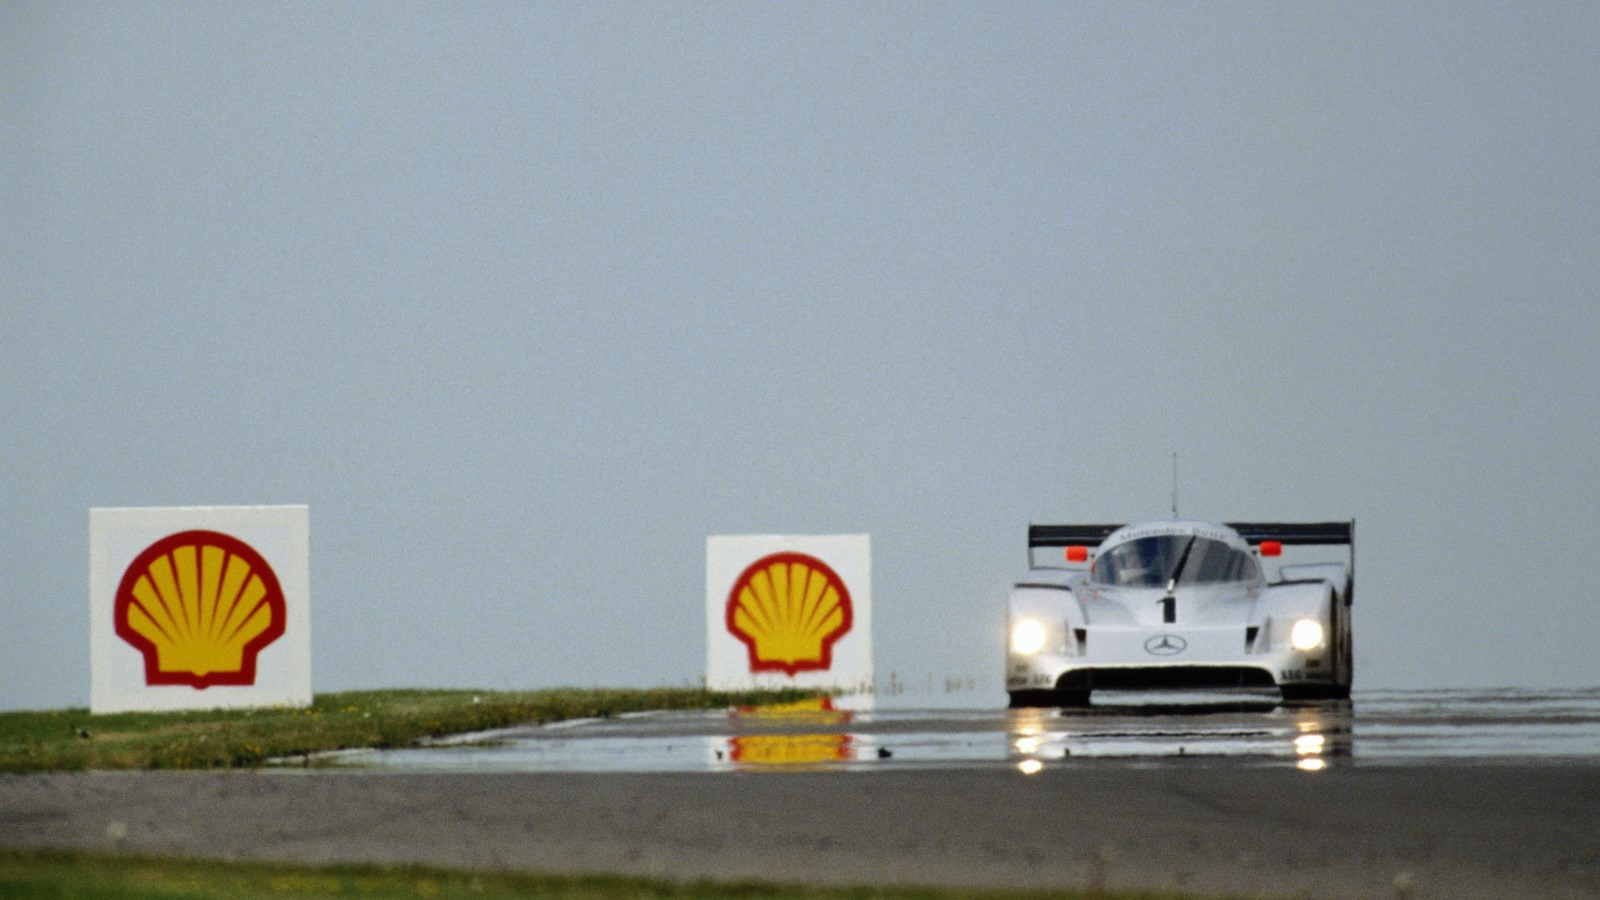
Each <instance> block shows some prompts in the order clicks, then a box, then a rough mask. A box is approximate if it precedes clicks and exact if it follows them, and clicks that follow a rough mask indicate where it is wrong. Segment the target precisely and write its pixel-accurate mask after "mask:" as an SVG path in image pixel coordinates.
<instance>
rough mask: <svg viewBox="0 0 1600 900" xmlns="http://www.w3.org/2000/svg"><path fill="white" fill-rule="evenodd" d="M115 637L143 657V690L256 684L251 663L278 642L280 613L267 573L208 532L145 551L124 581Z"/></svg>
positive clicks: (241, 547)
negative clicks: (166, 686) (163, 686)
mask: <svg viewBox="0 0 1600 900" xmlns="http://www.w3.org/2000/svg"><path fill="white" fill-rule="evenodd" d="M114 615H115V617H116V631H117V636H118V637H120V638H122V639H123V640H125V641H127V642H128V643H129V644H132V645H133V646H134V647H135V648H136V649H138V650H139V652H141V653H142V654H144V673H145V683H146V684H151V685H158V684H187V685H190V686H191V687H194V688H196V689H203V688H208V687H211V686H212V685H219V684H230V685H245V684H255V681H256V657H257V655H258V654H260V652H261V651H262V649H264V648H265V647H266V646H267V645H268V644H271V643H272V642H273V641H275V640H277V639H278V638H280V637H282V636H283V632H284V625H285V621H284V620H285V618H286V607H285V604H284V599H283V589H282V588H281V587H280V586H279V584H278V577H277V575H276V574H274V573H273V571H272V567H271V566H269V565H267V561H266V560H265V559H263V558H262V557H261V554H259V553H257V552H256V551H255V549H254V548H252V547H251V546H250V545H249V544H246V543H245V542H244V541H241V540H239V539H238V538H235V537H232V536H229V535H226V534H221V533H219V532H215V531H185V532H181V533H179V534H174V535H171V536H169V537H165V538H162V539H161V540H159V541H156V542H155V543H154V544H151V545H150V546H149V547H147V548H145V550H144V552H142V553H140V554H139V555H138V556H137V557H135V558H134V560H133V563H132V564H131V565H129V566H128V569H127V571H126V572H124V573H123V576H122V583H121V584H120V585H119V586H118V587H117V597H116V605H115V612H114Z"/></svg>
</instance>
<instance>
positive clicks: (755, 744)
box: [729, 734, 854, 766]
mask: <svg viewBox="0 0 1600 900" xmlns="http://www.w3.org/2000/svg"><path fill="white" fill-rule="evenodd" d="M729 743H731V744H732V745H733V746H732V750H731V752H730V754H729V755H730V757H731V758H732V760H733V761H734V762H736V763H742V764H744V765H747V766H809V765H816V764H818V763H830V762H844V761H847V760H849V759H851V758H852V751H853V750H854V747H852V746H851V742H850V735H848V734H750V735H745V736H743V737H736V738H734V739H733V740H732V741H730V742H729Z"/></svg>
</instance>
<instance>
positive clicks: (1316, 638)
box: [1289, 619, 1323, 650]
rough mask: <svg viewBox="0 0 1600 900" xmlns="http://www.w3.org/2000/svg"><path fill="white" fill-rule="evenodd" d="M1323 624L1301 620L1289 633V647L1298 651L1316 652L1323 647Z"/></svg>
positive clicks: (1314, 620) (1312, 620) (1311, 620)
mask: <svg viewBox="0 0 1600 900" xmlns="http://www.w3.org/2000/svg"><path fill="white" fill-rule="evenodd" d="M1322 638H1323V634H1322V623H1321V622H1318V621H1317V620H1316V619H1301V620H1300V621H1298V622H1296V623H1294V628H1292V629H1290V631H1289V646H1291V647H1293V648H1295V649H1296V650H1315V649H1317V648H1318V647H1321V646H1322Z"/></svg>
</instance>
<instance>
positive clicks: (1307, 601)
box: [1006, 520, 1355, 707]
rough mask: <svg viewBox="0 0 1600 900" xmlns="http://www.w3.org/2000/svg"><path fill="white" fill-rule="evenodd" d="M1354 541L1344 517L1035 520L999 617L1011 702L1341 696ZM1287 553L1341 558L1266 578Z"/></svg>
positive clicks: (1346, 669) (1346, 675)
mask: <svg viewBox="0 0 1600 900" xmlns="http://www.w3.org/2000/svg"><path fill="white" fill-rule="evenodd" d="M1354 534H1355V522H1353V521H1350V522H1313V523H1279V522H1235V523H1229V524H1226V525H1219V524H1212V523H1207V522H1191V521H1180V520H1172V521H1156V522H1145V523H1141V524H1137V525H1125V526H1124V525H1034V526H1032V527H1030V528H1029V529H1028V556H1029V559H1028V562H1029V569H1028V574H1027V576H1026V577H1025V578H1023V579H1022V580H1021V581H1019V582H1017V584H1016V585H1015V586H1014V587H1013V588H1012V589H1011V598H1010V604H1009V609H1008V621H1007V629H1006V633H1007V635H1008V639H1007V648H1006V692H1007V693H1009V694H1010V695H1011V705H1012V706H1013V707H1025V706H1082V705H1085V704H1087V703H1088V702H1089V693H1090V692H1091V691H1093V690H1096V689H1100V688H1106V689H1135V690H1139V689H1143V690H1164V689H1171V688H1189V687H1196V688H1213V689H1215V688H1259V689H1271V688H1277V689H1278V690H1280V691H1282V693H1283V698H1284V699H1285V700H1317V699H1344V698H1348V697H1349V696H1350V675H1351V671H1350V670H1351V647H1350V605H1351V601H1352V600H1353V599H1354V594H1353V591H1354V583H1355V582H1354V578H1355V543H1354ZM1285 545H1342V546H1343V547H1344V548H1345V549H1346V551H1347V553H1348V555H1347V556H1346V559H1345V560H1344V561H1341V562H1327V563H1308V564H1296V565H1290V564H1287V563H1283V561H1282V560H1281V559H1280V560H1279V561H1280V562H1281V563H1283V564H1281V565H1279V566H1278V571H1277V573H1276V577H1275V578H1274V579H1273V580H1271V581H1268V580H1267V578H1266V577H1265V575H1264V574H1263V572H1262V562H1261V560H1262V558H1263V557H1269V558H1278V557H1281V556H1282V554H1283V549H1284V547H1285ZM1041 548H1045V549H1046V550H1048V551H1049V553H1048V555H1049V556H1053V557H1054V559H1055V561H1048V562H1046V563H1041V561H1040V559H1039V558H1038V557H1039V556H1040V555H1042V554H1041V553H1040V550H1041ZM1341 555H1343V554H1341Z"/></svg>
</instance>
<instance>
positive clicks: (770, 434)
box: [0, 2, 1600, 709]
mask: <svg viewBox="0 0 1600 900" xmlns="http://www.w3.org/2000/svg"><path fill="white" fill-rule="evenodd" d="M1597 46H1600V6H1597V5H1595V4H1593V3H1587V2H1583V3H1536V4H1531V5H1526V6H1524V5H1521V4H1505V3H1493V4H1484V5H1477V4H1471V3H1463V2H1449V3H1379V4H1368V3H1328V4H1321V5H1317V4H1309V3H1293V4H1289V3H1206V4H1177V3H1159V4H1138V3H1129V2H1115V3H1038V4H1035V3H998V4H995V3H981V4H980V3H971V4H947V3H941V4H935V3H905V4H899V3H895V4H889V3H883V4H857V3H851V4H829V3H812V4H754V3H752V4H743V3H728V4H691V3H670V4H645V3H617V4H599V3H596V4H567V3H526V4H488V3H478V4H467V3H438V4H433V3H421V4H419V3H407V4H401V3H394V4H341V3H331V4H330V3H272V4H265V3H261V4H187V3H185V4H177V3H137V4H118V3H66V4H59V3H16V2H10V3H5V4H3V5H0V85H4V87H3V88H0V104H3V106H0V709H4V708H34V707H47V706H61V705H68V704H71V705H83V704H85V703H86V702H87V698H88V686H89V670H88V659H89V655H88V647H89V644H88V633H89V624H88V601H87V582H88V574H87V565H88V562H87V540H88V538H87V536H88V509H89V508H90V507H92V506H126V505H194V504H255V503H272V504H276V503H305V504H309V506H310V508H311V527H312V569H311V573H312V598H313V600H312V603H313V619H314V635H313V660H314V662H313V683H314V686H315V688H316V689H317V690H319V691H326V690H339V689H347V688H361V687H389V686H412V685H419V686H476V687H486V688H503V687H512V688H523V687H540V686H549V685H557V684H582V685H595V684H606V685H655V684H681V683H686V682H698V680H699V678H700V676H701V674H702V672H703V668H704V660H705V649H704V632H703V628H704V624H703V615H704V578H705V568H704V566H705V539H706V536H707V535H709V534H722V533H741V532H761V533H774V532H776V533H834V532H851V533H854V532H869V533H871V535H872V547H873V553H874V558H873V595H874V601H875V602H874V613H873V622H874V624H873V628H874V632H875V637H876V642H877V652H876V667H877V670H878V672H879V674H880V676H881V677H887V676H888V674H889V673H890V672H895V673H897V675H898V676H899V677H900V678H901V679H903V680H912V681H915V680H920V679H924V678H926V677H929V676H932V677H934V678H937V679H942V678H944V677H946V676H951V677H957V678H964V677H971V678H974V679H977V680H979V681H980V682H982V683H984V684H986V685H987V687H988V689H990V690H992V691H993V692H994V695H995V696H996V697H998V696H999V691H1000V684H1001V678H1000V676H1001V671H1000V670H1001V665H1002V660H1001V649H1002V637H1001V632H1002V619H1003V601H1004V595H1005V591H1006V588H1007V586H1008V585H1009V583H1010V581H1011V580H1012V579H1013V578H1015V577H1016V576H1017V575H1018V574H1019V573H1020V570H1021V568H1022V566H1023V565H1024V562H1025V559H1026V554H1025V547H1024V538H1025V534H1026V527H1027V525H1028V523H1029V522H1030V521H1059V522H1072V521H1117V520H1131V519H1140V518H1159V517H1165V516H1167V515H1168V514H1169V510H1168V506H1169V493H1170V490H1171V486H1170V477H1171V473H1170V466H1171V454H1172V453H1173V452H1174V451H1177V452H1178V453H1179V454H1180V468H1181V476H1182V482H1183V483H1182V495H1181V502H1182V507H1183V509H1182V511H1183V513H1184V514H1185V515H1187V516H1192V517H1199V518H1209V519H1219V520H1226V519H1244V518H1256V519H1288V520H1304V519H1322V518H1347V517H1354V518H1355V519H1356V520H1357V522H1358V527H1357V534H1358V554H1359V555H1358V561H1359V562H1358V566H1359V567H1358V578H1359V581H1360V585H1361V588H1360V594H1359V599H1358V601H1357V606H1356V618H1355V632H1356V659H1357V668H1356V687H1357V689H1358V690H1361V689H1365V688H1377V687H1405V686H1413V685H1421V686H1442V687H1449V686H1460V687H1481V686H1499V685H1512V686H1534V687H1539V686H1592V685H1595V684H1597V683H1600V663H1597V661H1596V656H1595V652H1594V641H1595V635H1596V634H1600V602H1597V600H1596V596H1597V593H1600V591H1597V584H1600V580H1597V579H1600V552H1597V548H1600V511H1597V509H1600V419H1597V416H1600V378H1597V377H1596V375H1597V366H1596V364H1595V362H1594V352H1595V347H1596V345H1597V343H1600V302H1597V293H1600V292H1597V285H1600V252H1597V251H1600V176H1597V173H1600V53H1596V47H1597Z"/></svg>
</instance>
